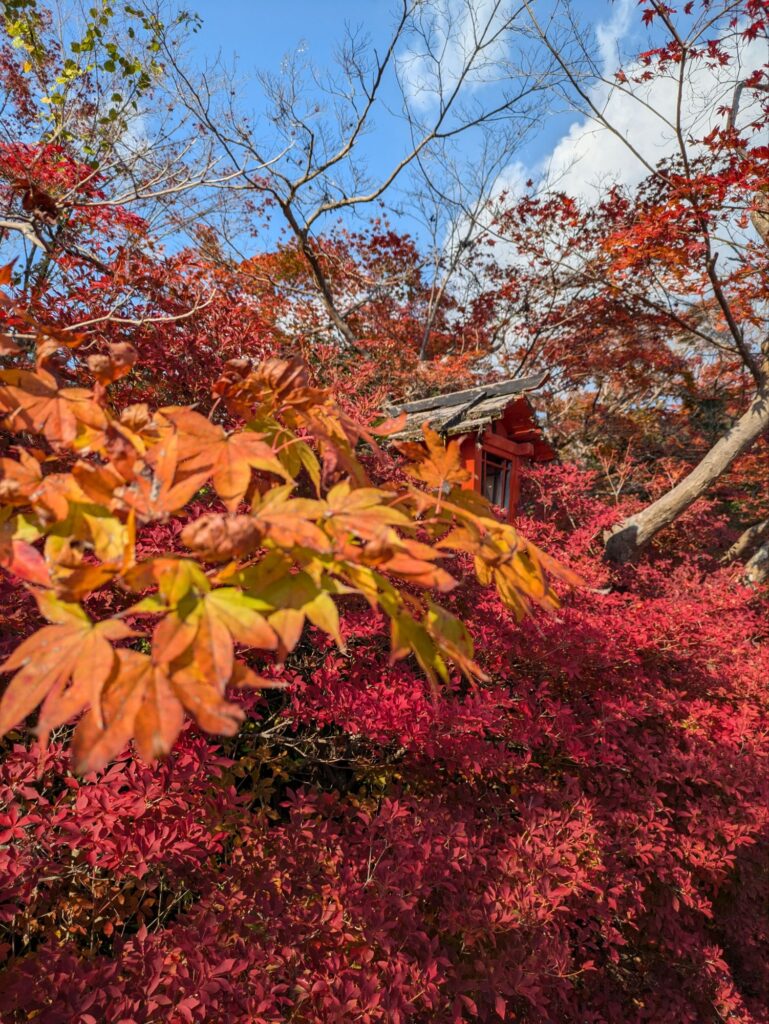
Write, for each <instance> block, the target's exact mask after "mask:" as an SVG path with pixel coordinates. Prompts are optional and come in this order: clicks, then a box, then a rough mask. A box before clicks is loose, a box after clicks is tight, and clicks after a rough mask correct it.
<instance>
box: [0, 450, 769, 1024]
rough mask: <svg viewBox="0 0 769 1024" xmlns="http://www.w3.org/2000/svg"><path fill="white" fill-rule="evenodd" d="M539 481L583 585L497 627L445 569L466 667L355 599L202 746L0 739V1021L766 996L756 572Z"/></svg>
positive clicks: (626, 1007) (523, 1016) (563, 473)
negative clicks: (450, 683) (478, 680)
mask: <svg viewBox="0 0 769 1024" xmlns="http://www.w3.org/2000/svg"><path fill="white" fill-rule="evenodd" d="M537 479H538V480H540V482H542V485H543V486H542V489H541V491H542V494H543V495H546V496H547V501H546V504H547V507H546V508H544V506H543V501H544V499H542V498H541V497H536V498H535V499H532V505H531V518H530V519H529V520H528V521H527V522H526V523H525V524H524V527H525V532H526V533H527V536H531V537H532V538H533V539H534V540H536V541H538V542H540V543H542V544H543V545H545V546H546V547H547V548H548V550H550V551H552V552H553V553H555V554H556V555H562V556H563V557H565V558H566V559H567V560H568V561H569V563H570V564H572V565H574V566H575V567H576V568H578V569H580V570H581V571H583V573H584V575H585V577H586V579H587V581H588V584H589V589H586V590H584V591H583V592H581V593H579V594H575V595H573V596H572V597H571V598H569V599H568V601H567V605H566V607H565V609H564V610H562V611H561V612H560V613H558V616H557V618H556V617H553V618H544V617H543V616H538V617H537V618H536V619H535V620H531V621H528V622H526V623H524V624H523V625H522V626H520V627H517V626H515V625H514V624H512V623H511V621H510V617H509V615H508V614H507V613H505V612H504V611H503V610H502V608H501V606H500V605H499V603H498V601H497V600H496V599H495V598H494V597H493V596H491V595H489V594H487V593H485V592H483V591H481V590H480V588H478V587H477V586H476V585H475V584H473V583H472V582H470V577H469V576H468V581H467V582H466V583H464V584H463V586H462V587H460V588H458V590H457V591H456V592H455V593H454V595H452V599H451V600H452V601H453V606H452V610H453V611H454V612H455V613H459V614H461V615H462V616H463V617H464V618H465V620H466V621H467V622H468V624H469V625H470V628H471V630H472V632H473V634H474V636H475V637H476V640H477V653H478V655H479V656H480V659H481V661H482V664H483V667H484V668H485V670H486V672H487V673H488V674H489V676H490V681H489V682H488V683H486V684H483V685H482V686H479V687H478V688H477V689H468V688H462V687H457V688H455V689H453V690H450V689H447V690H444V691H441V692H439V693H438V694H437V695H436V696H435V697H434V696H433V695H432V694H431V693H430V689H429V686H428V685H427V684H426V683H425V682H424V680H423V678H422V677H421V675H420V674H419V673H418V672H417V671H416V670H414V671H411V670H410V668H409V666H408V664H407V663H406V664H405V665H404V664H400V665H398V666H396V667H391V666H389V665H388V662H387V642H386V638H384V637H383V635H382V625H381V623H379V622H378V621H376V619H374V618H372V616H371V614H370V612H368V611H367V610H365V611H364V610H362V609H358V608H356V607H351V608H350V609H349V611H348V613H347V617H346V619H345V622H344V624H343V626H344V629H345V631H346V633H347V636H348V640H349V648H350V649H349V653H348V655H346V656H343V655H340V654H339V653H338V652H336V651H335V649H334V648H333V647H332V646H331V645H330V644H327V642H326V641H325V639H323V637H322V636H321V635H320V634H318V635H313V637H312V638H311V643H305V644H304V645H303V646H302V647H301V648H300V649H299V650H298V651H297V653H296V654H295V656H294V660H293V662H292V664H291V666H290V668H287V669H286V670H285V672H286V677H287V679H288V680H290V681H292V683H293V685H292V686H291V688H290V690H289V691H288V692H287V693H286V694H285V695H278V696H268V697H267V698H265V699H261V702H259V701H258V700H257V699H256V698H253V699H254V700H255V701H256V703H255V706H254V707H253V708H252V714H251V721H250V724H249V725H248V726H247V728H246V730H245V731H244V733H243V734H242V735H241V736H240V737H239V738H238V739H236V740H233V741H231V742H230V745H229V746H228V747H226V748H225V749H221V748H217V747H216V746H215V745H213V744H211V743H209V742H208V741H206V740H203V739H202V738H201V737H200V736H199V735H198V734H197V733H196V732H195V731H194V730H193V729H191V728H190V729H188V730H187V731H186V732H185V734H184V735H183V737H182V741H181V746H180V747H179V749H178V750H177V751H176V752H175V753H174V754H173V755H172V757H171V758H170V760H169V761H168V762H167V763H166V764H165V765H164V766H162V767H161V768H160V769H158V770H156V771H150V770H149V769H146V768H143V767H142V766H141V765H140V764H138V763H137V762H135V761H121V762H119V763H117V764H116V765H114V766H113V767H112V768H111V769H110V770H109V771H108V772H107V773H106V774H105V775H104V776H102V777H101V778H95V777H90V778H88V779H86V780H83V781H82V782H78V781H76V780H75V779H74V778H72V777H71V776H69V775H68V774H67V771H66V767H65V762H64V760H63V758H62V756H61V754H60V752H59V751H58V749H57V748H54V749H53V750H52V751H51V752H50V753H49V754H48V755H47V756H46V760H45V762H44V764H43V768H42V774H41V775H40V776H39V777H38V769H37V763H36V760H35V756H34V754H30V753H29V752H28V751H27V750H26V749H25V748H24V747H23V746H17V747H15V748H13V749H12V750H10V751H9V753H8V755H7V756H6V757H5V759H4V763H3V765H2V768H1V769H0V780H1V782H0V784H1V785H2V800H3V804H4V810H3V816H2V817H0V830H1V831H0V877H2V879H3V883H2V884H3V893H2V897H1V899H2V920H3V924H4V928H5V933H6V939H5V943H6V944H5V946H4V953H5V955H6V956H7V957H8V965H7V968H6V970H5V973H4V976H3V979H2V982H0V986H1V988H0V1002H1V1003H2V1005H3V1007H4V1010H5V1015H4V1017H3V1019H4V1020H8V1021H9V1022H10V1021H16V1020H19V1021H21V1020H27V1019H30V1018H32V1017H34V1019H36V1020H39V1021H41V1022H44V1024H57V1022H69V1021H80V1022H83V1024H93V1022H96V1021H98V1022H102V1021H114V1022H116V1024H117V1022H118V1021H121V1022H128V1021H136V1022H142V1024H144V1022H150V1021H164V1022H165V1021H169V1022H177V1021H178V1022H182V1021H201V1022H202V1021H206V1022H208V1021H220V1020H221V1021H225V1020H226V1021H227V1022H228V1024H229V1022H239V1021H240V1022H244V1024H245V1022H249V1024H253V1022H260V1021H269V1022H276V1024H277V1022H279V1021H284V1020H287V1019H291V1020H294V1021H307V1022H311V1021H317V1022H327V1021H340V1022H341V1021H345V1022H347V1021H363V1022H380V1021H381V1022H398V1021H402V1022H407V1021H414V1022H417V1021H447V1022H448V1021H458V1020H473V1019H476V1020H479V1021H493V1020H496V1019H500V1020H520V1021H528V1022H530V1024H534V1022H539V1024H544V1022H549V1021H580V1022H582V1021H585V1022H591V1024H597V1022H605V1024H616V1022H617V1021H623V1022H639V1024H640V1022H642V1021H643V1022H655V1024H686V1022H691V1024H702V1022H704V1021H716V1020H726V1019H728V1020H731V1021H735V1022H743V1024H759V1022H766V1021H769V1013H767V1005H769V971H768V970H767V963H769V956H768V955H767V954H769V877H767V876H768V874H769V872H768V871H767V863H769V858H768V855H769V843H768V842H767V840H768V839H769V784H768V782H769V772H768V771H767V762H768V759H769V731H768V730H767V728H766V721H767V680H769V644H768V643H767V640H768V639H769V638H768V636H767V634H768V633H769V626H768V625H767V618H766V604H765V601H764V599H763V597H762V596H760V595H757V594H756V593H755V592H753V591H749V590H747V589H745V588H743V587H741V586H740V585H739V584H738V583H737V581H736V577H735V575H734V573H733V572H732V571H731V570H724V569H718V568H717V567H715V566H712V565H710V566H706V565H704V563H698V562H697V561H695V560H694V558H693V557H692V556H690V555H687V556H685V557H679V558H678V559H674V558H673V557H672V555H669V554H668V553H667V552H665V551H661V552H659V553H658V554H657V556H656V558H651V559H648V560H647V561H646V562H645V563H644V564H643V565H642V566H640V567H637V568H623V569H621V570H611V571H609V570H608V569H607V568H606V567H605V566H604V564H603V563H602V562H600V560H599V559H598V557H597V555H596V551H597V547H598V545H597V543H596V541H597V540H598V539H599V538H600V533H601V530H602V528H603V527H604V526H605V525H606V524H607V523H608V522H610V521H614V520H615V519H616V510H615V509H607V508H606V507H605V506H604V505H603V504H602V503H601V502H600V501H598V500H597V499H596V498H594V497H593V496H592V491H591V488H592V486H593V483H594V481H593V480H592V478H591V477H590V476H589V475H588V474H583V473H580V472H579V471H577V470H575V469H573V468H570V467H561V468H555V469H548V470H544V471H541V472H540V474H539V475H538V477H537V478H535V481H534V483H535V485H536V481H537ZM533 493H534V494H535V495H536V494H537V487H536V486H535V487H534V488H533ZM721 528H722V524H721V523H720V522H719V521H718V519H717V517H715V516H710V514H706V515H705V517H704V518H702V517H700V520H699V525H698V529H699V530H700V531H701V532H705V531H707V530H710V529H713V530H720V529H721ZM704 547H705V545H703V544H701V545H700V548H701V549H703V548H704ZM706 568H707V570H708V571H707V573H705V572H704V570H705V569H706Z"/></svg>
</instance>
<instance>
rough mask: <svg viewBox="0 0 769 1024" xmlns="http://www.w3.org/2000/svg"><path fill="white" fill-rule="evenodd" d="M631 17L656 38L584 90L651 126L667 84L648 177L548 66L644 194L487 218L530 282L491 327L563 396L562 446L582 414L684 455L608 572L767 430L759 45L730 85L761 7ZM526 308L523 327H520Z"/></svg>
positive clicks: (506, 302) (629, 527)
mask: <svg viewBox="0 0 769 1024" xmlns="http://www.w3.org/2000/svg"><path fill="white" fill-rule="evenodd" d="M641 6H642V8H643V21H644V22H645V24H646V25H647V26H649V27H650V29H651V30H652V31H653V32H654V33H655V34H654V35H652V36H651V37H650V43H651V45H650V47H649V48H648V49H647V50H646V51H644V52H643V53H641V54H640V55H638V56H637V57H635V58H634V59H632V60H628V61H626V62H625V63H624V64H623V66H622V67H620V68H619V69H618V70H617V71H616V72H613V74H612V76H611V77H607V78H605V79H603V80H602V79H601V78H600V77H599V79H598V82H599V83H601V84H602V85H603V86H605V89H606V90H609V91H608V92H606V94H607V95H612V94H613V92H614V91H617V92H618V93H619V94H620V95H621V96H622V97H623V100H624V102H625V103H631V104H633V103H634V104H637V105H638V109H639V111H640V110H641V109H644V106H643V105H644V104H645V103H646V104H647V109H648V107H649V105H650V99H651V97H653V96H654V95H656V93H653V92H652V91H650V90H652V89H653V87H654V85H655V83H668V84H669V88H670V90H671V91H672V92H673V96H674V97H677V100H676V102H674V103H673V104H672V107H671V109H672V114H669V113H668V112H667V111H661V112H660V113H659V122H660V125H661V126H664V129H665V130H669V132H670V134H671V136H672V143H673V152H672V154H671V155H669V156H667V157H665V159H663V160H661V161H658V160H657V159H656V158H652V157H650V156H649V155H648V154H647V148H648V147H647V146H646V144H645V140H644V139H642V138H640V137H639V138H634V137H629V138H625V135H624V134H623V130H622V129H621V128H620V127H618V126H617V125H615V124H614V123H613V120H612V109H613V108H612V106H611V105H608V106H607V108H606V110H603V109H601V107H600V104H599V103H598V102H597V101H596V98H595V97H596V95H598V93H591V92H590V90H589V88H587V87H586V86H584V85H583V84H581V83H580V81H578V78H577V76H575V74H574V73H573V72H571V70H570V68H569V66H568V64H567V62H566V60H565V58H560V60H561V66H562V68H563V70H564V72H565V73H566V74H567V76H568V77H569V80H570V87H571V89H572V95H573V97H574V98H575V99H576V105H577V107H578V109H580V110H582V111H583V112H584V115H585V117H586V118H587V119H588V122H590V123H593V124H594V125H595V126H596V128H597V129H599V130H602V131H603V132H605V133H606V134H607V135H608V134H609V133H611V135H612V137H617V138H620V139H623V140H624V141H625V143H626V145H627V148H628V151H629V153H630V154H631V155H632V157H633V159H634V160H636V161H637V164H638V168H639V170H640V171H641V172H642V173H643V174H644V180H643V181H642V182H641V184H640V185H639V186H638V187H637V188H634V189H628V188H622V187H620V186H614V187H612V188H611V189H609V190H604V192H603V194H600V195H599V196H598V199H597V201H596V202H593V203H588V202H586V201H581V200H578V199H575V198H573V197H569V196H567V195H559V194H555V195H550V196H544V197H533V198H531V197H527V198H525V199H524V200H523V201H521V202H520V203H515V202H511V204H510V208H509V209H508V210H502V211H501V212H500V216H499V219H500V226H501V234H502V237H503V238H505V237H507V238H508V239H509V240H510V241H511V242H512V243H513V244H514V245H516V246H518V247H519V249H520V251H521V253H522V258H523V259H531V260H532V261H533V263H534V268H535V269H534V271H533V272H531V271H527V270H523V271H522V272H521V274H520V279H518V280H515V279H513V280H510V281H507V282H505V281H503V282H502V283H501V287H500V289H499V292H498V301H499V304H500V308H501V312H502V313H503V314H504V313H505V312H506V313H507V315H508V317H509V322H510V323H512V324H513V325H514V326H515V328H516V329H518V330H519V332H520V333H519V334H518V336H517V337H516V338H515V339H514V342H513V345H512V348H513V351H512V352H510V353H509V358H510V362H511V363H512V364H513V365H516V363H517V365H518V366H519V367H520V366H522V365H525V364H528V365H531V364H532V363H536V362H537V361H543V362H544V363H545V364H548V365H550V366H551V368H552V369H553V370H554V371H555V372H556V373H558V375H559V377H560V384H561V386H562V387H564V388H565V389H569V390H571V391H572V392H575V394H573V395H572V396H571V397H572V405H573V406H576V409H574V410H573V411H575V412H576V414H577V416H576V418H575V420H573V421H572V423H573V424H574V426H575V428H578V425H579V426H582V425H584V423H585V420H586V419H587V418H588V417H594V418H595V416H594V414H595V412H596V410H599V417H598V419H599V422H600V411H603V412H604V414H605V424H612V421H613V425H614V426H615V428H616V427H618V426H619V427H620V428H621V427H622V420H623V419H624V429H625V434H626V435H627V434H629V433H630V432H634V433H635V435H636V439H638V440H639V441H640V445H641V446H643V445H644V443H645V441H646V439H648V438H650V437H653V436H654V432H655V426H656V424H657V423H659V424H661V430H659V431H658V433H664V432H665V427H664V423H665V421H666V420H667V421H668V422H669V423H670V426H671V428H672V430H675V431H676V432H678V433H679V434H680V432H681V430H682V429H683V430H686V431H687V432H688V433H689V434H690V435H691V436H692V438H693V441H694V444H695V445H696V446H697V448H698V449H699V451H698V453H697V457H695V458H691V459H690V460H689V466H688V472H687V473H686V474H685V475H684V476H683V477H682V478H681V479H680V480H677V481H676V483H675V486H673V487H672V488H670V489H669V490H668V491H667V493H663V494H659V495H658V496H656V500H655V501H653V502H652V503H650V504H649V505H648V507H647V508H644V509H641V510H639V511H638V512H636V513H635V514H634V515H633V516H632V517H630V519H628V521H627V522H626V523H622V524H619V525H618V526H617V528H616V530H614V531H613V532H612V534H611V536H610V537H609V538H608V541H607V553H608V555H609V556H610V557H612V558H618V559H626V558H632V557H635V556H636V555H637V554H638V553H639V551H640V550H642V549H643V548H644V547H645V546H646V545H647V544H648V543H649V542H650V541H651V540H652V539H653V538H654V537H655V536H656V535H657V534H658V532H659V531H660V530H661V529H663V528H664V527H665V526H668V525H669V524H670V523H671V522H673V521H674V520H675V518H676V517H677V516H679V515H680V514H681V513H682V512H683V511H684V510H685V509H686V508H687V507H688V506H689V505H690V504H692V503H693V502H694V501H696V500H697V499H699V498H700V497H701V496H702V495H703V494H704V493H705V491H706V490H707V489H708V488H709V487H711V486H712V485H713V484H714V483H715V482H716V481H717V480H718V479H719V478H720V477H721V476H722V475H723V474H724V473H725V472H726V471H727V470H728V469H729V468H730V467H731V466H732V464H733V463H734V462H735V460H736V459H738V458H739V457H740V456H741V455H743V454H744V453H745V452H746V451H747V450H748V449H749V448H750V446H751V445H753V444H754V443H755V442H756V441H757V440H758V439H759V438H761V437H762V435H764V434H765V433H766V429H767V426H769V419H767V415H768V413H767V409H769V401H768V398H769V396H768V395H767V391H766V388H767V375H768V374H769V364H768V363H767V334H766V298H767V292H766V268H767V259H768V257H769V252H768V250H767V245H766V240H767V222H766V180H767V158H768V157H769V149H767V146H766V131H767V125H768V124H769V120H768V118H769V102H768V99H769V91H767V74H769V68H768V67H767V64H766V61H765V53H763V52H761V50H760V44H759V51H758V54H757V60H755V59H754V58H751V59H750V60H748V61H747V65H746V70H744V71H743V70H742V69H743V66H744V60H745V59H746V58H744V53H745V52H746V47H749V46H750V45H752V44H754V43H755V41H756V40H761V39H765V37H766V33H767V10H766V4H765V3H764V2H763V0H745V2H742V3H739V4H732V3H717V4H711V3H702V4H700V3H690V4H686V5H682V6H681V7H676V6H671V5H667V4H663V3H658V2H657V0H649V2H648V3H643V4H642V5H641ZM532 17H534V15H532ZM535 25H536V26H537V29H538V31H539V32H540V34H541V36H542V38H543V39H544V40H545V41H549V45H550V47H551V50H552V52H554V53H557V44H556V41H555V40H554V38H553V39H552V40H551V39H550V36H549V35H548V30H547V29H546V28H545V27H544V26H541V25H540V24H539V22H537V21H536V18H535ZM705 73H708V74H712V75H717V74H719V73H720V74H721V75H723V76H724V80H725V81H726V82H727V83H728V82H730V83H731V88H730V89H729V90H728V92H727V93H726V95H725V96H723V99H722V100H721V101H720V102H719V101H714V100H713V98H712V96H711V95H710V94H707V95H705V94H703V95H702V97H701V98H700V96H699V95H698V91H697V86H696V82H697V76H702V75H703V74H705ZM721 90H722V92H723V90H724V86H723V85H721ZM692 93H693V94H694V96H695V97H696V101H693V100H692V99H691V97H690V94H692ZM603 94H604V93H603V92H601V95H603ZM692 104H694V106H693V109H692V110H687V107H688V106H691V105H692ZM651 105H652V106H653V103H652V104H651ZM510 276H511V277H512V276H513V275H512V274H511V275H510ZM516 276H517V270H516ZM523 306H525V307H526V308H528V307H529V306H531V308H532V309H533V310H534V311H535V313H534V316H529V315H528V314H523V315H522V307H523ZM607 342H608V345H607ZM706 406H709V407H710V408H711V410H714V411H716V412H717V413H720V417H721V420H722V425H721V429H720V430H718V429H716V435H715V436H712V434H711V436H707V433H706V432H703V431H702V430H701V426H702V425H703V420H704V419H705V415H704V413H705V411H706V408H705V407H706ZM580 412H582V415H580ZM698 413H699V414H700V415H699V419H700V423H699V424H698V423H697V422H696V419H697V416H698ZM676 414H678V415H677V416H676ZM690 414H693V415H690ZM596 426H597V431H596V436H600V431H601V426H600V425H599V424H596ZM717 427H718V424H717V423H716V428H717ZM639 434H640V437H639V436H638V435H639ZM703 434H705V436H704V437H703ZM698 435H699V436H698ZM703 441H704V442H706V443H705V444H704V445H703V443H702V442H703ZM707 442H709V443H707ZM693 447H694V445H693ZM762 518H763V517H762Z"/></svg>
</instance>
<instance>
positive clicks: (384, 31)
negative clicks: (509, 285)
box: [191, 0, 640, 166]
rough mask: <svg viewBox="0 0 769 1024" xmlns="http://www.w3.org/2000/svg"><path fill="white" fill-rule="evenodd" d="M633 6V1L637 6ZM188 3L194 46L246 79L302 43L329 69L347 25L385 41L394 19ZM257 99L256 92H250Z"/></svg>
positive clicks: (259, 4) (338, 10)
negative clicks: (199, 23)
mask: <svg viewBox="0 0 769 1024" xmlns="http://www.w3.org/2000/svg"><path fill="white" fill-rule="evenodd" d="M630 6H631V4H630V3H629V2H628V0H576V2H575V10H576V11H577V13H578V14H579V15H580V16H581V18H582V19H583V22H584V24H585V25H588V26H593V27H594V28H595V27H598V28H599V29H600V27H601V26H607V25H611V23H612V21H613V20H614V21H616V20H617V15H618V12H619V11H620V9H621V8H624V9H625V10H626V11H627V10H628V9H629V8H630ZM633 6H635V5H634V4H633ZM191 7H192V8H193V9H194V10H195V11H197V12H198V13H199V14H200V15H201V17H202V19H203V28H202V30H201V31H200V32H199V33H198V35H197V36H196V37H195V43H194V48H195V51H196V53H197V55H198V57H200V58H204V57H213V56H215V55H216V54H217V53H219V52H221V55H222V56H223V57H224V58H230V57H232V56H233V55H236V56H237V58H238V63H239V67H240V70H241V72H242V73H243V74H244V76H246V75H248V74H250V73H251V72H253V71H255V70H266V71H272V72H278V71H279V70H280V64H281V60H282V58H283V56H284V55H285V54H286V53H287V52H290V51H293V50H295V49H296V48H297V47H298V46H299V45H303V46H305V47H306V53H307V55H308V57H309V58H310V59H311V60H312V61H313V62H314V63H315V64H317V65H318V66H320V67H325V66H328V65H329V64H330V63H331V61H332V60H333V54H334V49H335V46H336V45H337V43H338V41H339V39H340V36H341V35H342V33H343V31H344V26H345V23H349V24H351V25H353V26H360V27H362V28H363V29H364V30H365V31H366V32H367V33H368V34H369V35H370V36H371V38H372V40H373V41H374V42H375V43H377V42H379V43H380V44H381V43H383V42H384V41H385V40H387V38H388V35H389V32H390V28H391V25H392V21H393V4H392V3H390V2H388V0H357V2H356V0H192V3H191ZM620 20H623V21H624V23H625V25H624V28H625V31H624V32H623V33H622V36H623V40H624V42H625V43H629V42H630V41H631V38H632V36H634V35H636V34H637V35H638V38H640V32H639V33H636V32H634V31H633V30H634V29H636V28H637V27H638V25H639V24H640V19H639V18H638V15H637V14H636V13H635V12H633V17H632V18H624V19H620ZM252 98H253V102H254V103H257V102H258V93H257V91H256V90H255V89H254V90H253V91H252ZM574 120H575V117H574V115H573V114H563V115H560V116H551V117H549V118H548V119H547V120H545V121H544V122H543V123H542V125H541V127H540V128H539V129H538V130H537V131H536V132H535V133H533V135H532V137H531V138H530V139H529V140H528V143H527V144H526V145H525V147H524V148H523V149H522V150H521V153H520V157H521V160H522V161H523V162H524V163H525V164H526V165H530V166H535V165H537V164H538V163H539V161H541V160H542V159H543V158H545V157H546V156H547V154H548V153H549V152H551V151H552V149H553V148H554V147H555V145H556V144H557V142H558V140H559V139H560V138H561V137H562V136H563V135H564V134H565V132H566V131H567V130H568V128H569V125H570V124H571V123H573V122H574ZM388 127H389V126H388V125H386V124H384V123H379V125H378V129H379V130H378V133H377V134H376V135H375V136H374V137H373V138H372V139H371V140H370V143H371V144H372V146H373V149H372V157H373V158H374V159H376V157H377V156H378V155H381V157H382V159H383V160H386V159H387V156H388V152H389V151H390V150H391V146H392V143H393V141H394V140H393V138H392V137H391V136H390V135H389V131H388Z"/></svg>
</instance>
